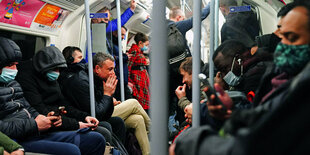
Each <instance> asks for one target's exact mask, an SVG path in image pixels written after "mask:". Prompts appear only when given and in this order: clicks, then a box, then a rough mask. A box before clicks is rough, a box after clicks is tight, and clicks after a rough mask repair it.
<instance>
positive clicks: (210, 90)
mask: <svg viewBox="0 0 310 155" xmlns="http://www.w3.org/2000/svg"><path fill="white" fill-rule="evenodd" d="M202 94H203V95H204V96H205V97H206V98H208V101H209V102H210V101H211V95H212V94H213V95H214V96H215V98H214V99H213V100H212V104H213V105H221V106H222V111H223V112H225V113H226V111H227V108H226V106H225V105H224V104H223V102H222V101H221V100H220V99H219V98H218V96H217V94H216V91H215V90H214V88H213V87H211V86H208V89H207V90H206V91H203V93H202Z"/></svg>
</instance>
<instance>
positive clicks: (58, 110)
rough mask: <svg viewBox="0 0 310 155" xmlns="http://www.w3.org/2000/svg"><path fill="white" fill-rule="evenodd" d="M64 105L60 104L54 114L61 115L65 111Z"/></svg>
mask: <svg viewBox="0 0 310 155" xmlns="http://www.w3.org/2000/svg"><path fill="white" fill-rule="evenodd" d="M64 111H65V106H60V107H58V109H57V110H56V111H55V112H54V116H61V115H63V114H64V113H65V112H64Z"/></svg>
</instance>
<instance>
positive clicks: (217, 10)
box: [214, 0, 220, 49]
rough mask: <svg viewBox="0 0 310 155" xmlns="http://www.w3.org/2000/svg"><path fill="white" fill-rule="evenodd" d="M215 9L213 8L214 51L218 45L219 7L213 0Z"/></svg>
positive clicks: (217, 1) (216, 0) (217, 2)
mask: <svg viewBox="0 0 310 155" xmlns="http://www.w3.org/2000/svg"><path fill="white" fill-rule="evenodd" d="M214 5H215V7H214V11H215V13H214V14H215V15H214V16H215V20H214V49H217V47H218V45H219V7H220V3H219V0H215V4H214Z"/></svg>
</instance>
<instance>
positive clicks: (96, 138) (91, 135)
mask: <svg viewBox="0 0 310 155" xmlns="http://www.w3.org/2000/svg"><path fill="white" fill-rule="evenodd" d="M88 136H89V138H90V139H91V140H92V141H93V142H94V143H96V144H105V143H106V141H105V138H104V136H102V135H101V134H99V133H97V132H89V133H88Z"/></svg>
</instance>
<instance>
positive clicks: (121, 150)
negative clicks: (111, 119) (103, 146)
mask: <svg viewBox="0 0 310 155" xmlns="http://www.w3.org/2000/svg"><path fill="white" fill-rule="evenodd" d="M111 143H112V144H111V145H112V146H113V147H112V149H111V151H110V153H111V154H112V155H115V154H116V155H118V154H119V155H129V154H128V152H127V150H126V148H125V146H124V145H123V143H122V142H121V141H120V140H119V139H118V138H117V136H116V135H115V134H114V133H112V142H111Z"/></svg>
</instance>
